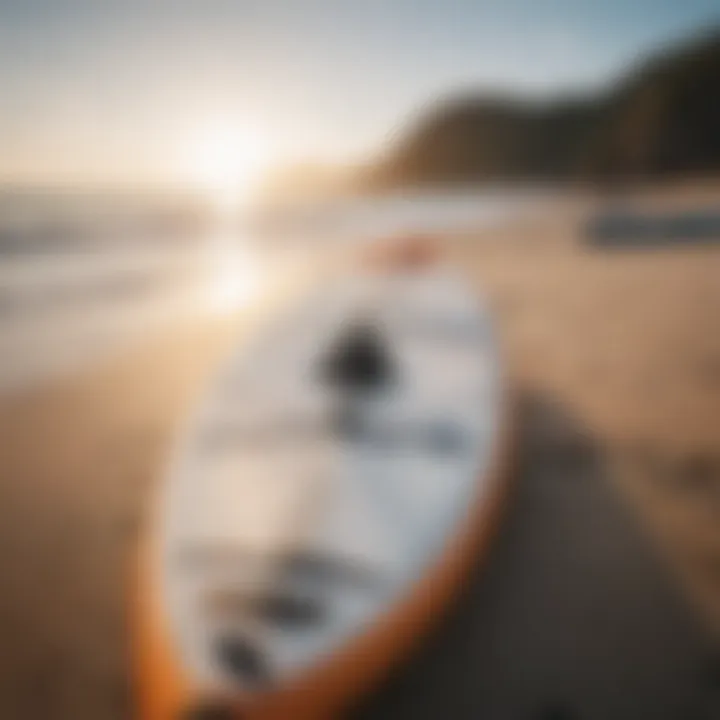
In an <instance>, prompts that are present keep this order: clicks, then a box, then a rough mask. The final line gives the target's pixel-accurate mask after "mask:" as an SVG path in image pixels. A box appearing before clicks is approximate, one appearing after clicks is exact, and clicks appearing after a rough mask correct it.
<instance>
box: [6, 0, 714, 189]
mask: <svg viewBox="0 0 720 720" xmlns="http://www.w3.org/2000/svg"><path fill="white" fill-rule="evenodd" d="M718 21H720V0H682V1H679V0H604V1H602V2H600V1H599V0H574V1H571V0H497V1H496V2H489V1H488V0H437V1H432V2H431V1H430V0H285V2H277V1H275V0H253V1H246V2H228V1H221V0H197V1H195V2H189V1H187V0H116V1H115V2H110V1H109V0H0V180H9V181H17V182H59V181H63V182H90V183H93V182H98V183H104V184H113V183H123V184H124V183H131V184H136V183H141V184H144V183H150V184H166V183H170V184H174V183H176V182H184V181H185V180H188V181H192V176H193V173H197V172H198V170H197V167H193V162H194V161H193V154H194V153H195V154H197V152H198V151H197V148H198V147H202V142H203V134H204V133H205V135H206V136H209V135H211V134H213V133H215V134H216V135H217V131H216V128H218V127H223V128H232V132H234V133H235V134H236V135H239V136H241V137H242V138H243V139H244V140H243V142H244V143H245V145H246V146H247V147H250V146H252V148H251V149H252V153H254V155H253V157H255V161H256V164H257V165H258V166H260V165H264V166H274V165H282V164H289V163H294V162H302V161H312V162H325V163H333V164H335V163H345V162H356V161H360V160H363V159H367V158H369V157H372V156H373V154H375V153H378V152H379V151H381V150H382V149H383V147H385V146H387V144H388V143H391V142H392V139H393V137H394V136H395V135H396V134H397V133H398V132H400V131H401V130H402V128H403V127H405V125H406V124H407V123H408V122H409V121H411V120H412V118H414V117H415V116H416V115H417V113H418V112H419V111H421V110H422V108H424V107H426V106H428V105H429V104H431V103H433V102H436V101H439V100H441V99H442V98H444V97H447V96H448V95H451V94H452V93H454V92H457V91H467V90H471V89H478V90H483V89H485V90H497V89H504V90H507V89H510V90H513V91H517V92H522V93H527V94H532V95H534V96H539V97H543V96H552V95H554V94H558V93H562V92H565V91H575V90H587V89H593V88H598V87H602V86H603V85H604V84H606V83H608V82H610V81H611V80H612V79H613V78H615V77H617V76H618V75H619V74H620V73H621V72H622V71H623V70H624V69H627V67H628V66H629V64H630V63H632V62H633V60H634V59H636V58H637V57H639V56H642V55H644V54H646V53H647V52H648V51H649V50H652V49H653V48H656V47H658V46H660V45H662V44H663V43H666V42H668V41H672V40H673V39H678V38H682V37H683V36H685V35H687V34H689V33H692V32H694V31H697V30H699V29H702V28H703V27H707V26H709V25H710V24H713V23H717V22H718ZM213 128H215V129H213ZM215 151H216V152H219V153H220V154H222V152H223V148H222V147H220V148H219V149H218V148H216V150H215ZM199 152H201V151H199ZM260 158H262V160H261V159H260Z"/></svg>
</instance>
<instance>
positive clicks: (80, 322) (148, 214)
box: [0, 189, 544, 391]
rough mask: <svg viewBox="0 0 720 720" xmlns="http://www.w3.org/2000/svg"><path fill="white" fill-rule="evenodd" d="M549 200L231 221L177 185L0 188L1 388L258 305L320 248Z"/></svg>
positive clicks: (465, 196)
mask: <svg viewBox="0 0 720 720" xmlns="http://www.w3.org/2000/svg"><path fill="white" fill-rule="evenodd" d="M543 199H544V194H543V193H533V192H528V191H522V192H520V191H513V192H506V191H500V190H494V191H487V190H486V191H482V192H480V191H473V192H457V191H455V192H440V191H433V192H427V191H426V192H419V191H414V192H410V191H408V192H404V193H396V194H393V195H389V196H385V197H381V198H352V199H346V200H342V201H340V200H334V201H332V202H324V203H304V204H295V205H292V206H290V205H287V204H286V205H283V206H275V207H273V208H268V207H266V208H264V209H263V210H258V209H254V210H253V211H247V212H245V213H239V214H238V215H237V216H235V217H233V218H228V217H227V216H220V215H219V214H218V213H217V212H215V211H213V210H212V208H211V207H210V206H209V205H208V204H207V203H204V202H203V201H202V199H201V198H199V197H196V196H193V195H190V194H182V193H176V194H160V193H118V192H113V193H111V192H92V193H88V192H76V191H68V190H64V191H39V190H34V191H28V190H22V191H21V190H10V189H7V190H4V191H0V256H1V257H2V261H1V262H0V391H7V390H10V389H16V388H19V387H27V386H29V385H33V384H35V383H37V382H40V381H42V380H44V379H46V378H48V377H50V376H53V375H56V374H58V373H62V372H68V371H72V370H75V369H77V368H78V367H79V366H82V365H87V364H88V363H92V362H97V361H99V360H101V359H102V358H105V357H107V356H108V355H109V354H111V353H113V352H117V351H119V350H122V349H124V348H126V347H127V346H128V345H130V344H132V343H137V342H142V341H143V339H147V337H148V336H149V335H151V334H156V333H158V332H161V331H163V330H167V329H170V328H172V327H182V324H183V323H187V322H191V321H194V320H202V318H203V317H209V316H210V315H211V314H213V313H218V312H228V311H232V312H236V311H237V310H238V308H240V309H242V307H244V306H245V307H251V306H252V304H253V302H255V301H257V299H258V298H259V297H261V296H262V294H263V293H264V292H265V291H268V290H269V289H271V288H272V286H273V285H274V284H275V283H276V282H278V281H279V280H280V278H282V277H285V276H287V274H288V273H292V272H294V271H295V270H296V269H297V268H298V267H299V266H301V265H303V266H306V265H307V264H312V263H313V262H314V259H315V258H317V257H318V255H319V254H320V253H322V252H323V249H327V248H330V247H333V248H336V247H338V244H352V243H357V242H364V241H366V240H367V239H372V238H382V237H391V236H393V235H397V234H401V233H433V234H439V233H443V232H451V231H459V230H467V229H470V228H477V227H487V226H488V225H490V224H493V223H502V222H504V221H506V220H507V219H508V218H509V217H511V216H512V215H514V214H516V213H517V212H518V211H519V210H520V209H527V208H528V207H529V206H530V205H532V204H533V203H537V202H542V200H543Z"/></svg>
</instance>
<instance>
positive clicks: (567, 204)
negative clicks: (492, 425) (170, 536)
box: [0, 0, 720, 719]
mask: <svg viewBox="0 0 720 720" xmlns="http://www.w3.org/2000/svg"><path fill="white" fill-rule="evenodd" d="M719 92H720V4H719V3H718V0H686V1H685V2H683V3H677V2H670V1H669V0H668V1H665V0H624V1H623V2H620V1H619V0H607V1H606V2H604V3H596V2H589V1H587V2H586V1H585V0H575V1H572V0H532V1H531V0H508V1H507V2H503V3H490V2H483V1H478V2H464V1H462V0H448V1H446V2H433V1H431V0H414V1H413V2H410V1H409V0H407V1H406V0H394V1H391V2H381V1H380V0H366V2H362V3H355V2H344V1H340V2H338V1H335V2H331V1H330V0H297V1H295V0H287V1H286V2H260V1H257V2H255V1H251V0H248V1H245V2H242V1H239V2H229V1H220V0H206V1H205V2H190V1H186V0H176V1H174V2H171V1H170V0H155V2H140V1H139V0H138V1H136V0H126V1H125V2H111V1H110V0H108V1H104V0H103V1H102V2H99V1H98V0H94V1H91V0H87V1H83V0H5V1H4V2H2V3H0V328H1V331H0V393H1V394H0V469H1V470H2V472H1V473H0V477H1V478H2V480H1V481H0V570H1V571H2V586H3V590H2V592H0V637H1V638H2V643H0V644H1V645H2V648H1V649H0V668H2V673H0V715H2V717H4V718H5V717H7V718H13V719H14V718H20V719H24V718H36V717H37V718H40V717H43V718H46V719H47V718H73V719H79V718H93V719H101V718H108V719H109V718H122V717H132V716H133V713H132V701H131V692H130V690H129V685H130V682H129V669H128V668H129V663H128V658H127V655H128V640H127V625H126V612H125V610H126V607H125V605H126V603H125V600H126V597H127V593H128V584H127V582H126V580H127V577H128V573H129V568H130V566H131V562H132V553H133V543H134V541H135V539H136V537H137V534H138V532H139V528H140V524H141V518H142V513H143V507H144V506H145V505H146V504H147V502H148V498H149V496H150V492H151V490H152V488H153V487H154V483H156V481H157V479H158V478H159V476H160V472H161V470H162V468H163V467H164V465H163V463H164V460H165V457H166V455H167V452H168V446H169V443H170V441H171V440H172V438H173V437H174V433H175V431H176V428H177V426H178V423H180V422H181V421H182V418H183V417H184V416H185V414H186V412H187V410H188V409H189V408H191V407H192V405H193V402H194V401H195V400H196V398H197V396H198V393H199V392H201V391H202V389H203V387H204V385H205V383H206V381H207V379H208V377H209V373H211V371H212V368H213V367H214V365H215V363H216V362H217V361H219V360H220V359H221V358H222V357H223V356H224V355H225V354H226V353H227V352H228V351H229V350H230V349H231V348H232V347H234V346H235V345H236V344H237V343H238V342H241V339H242V335H243V333H244V332H245V331H246V329H247V328H249V327H251V326H252V322H254V321H255V320H257V319H258V318H261V317H262V313H263V309H264V308H267V307H268V306H269V304H271V303H272V302H273V297H276V296H278V295H279V294H281V293H282V292H284V290H285V289H286V288H287V287H288V286H289V285H292V284H293V283H294V282H295V281H296V279H297V278H299V277H302V278H308V277H310V278H311V277H312V276H313V273H315V272H317V271H318V268H319V267H320V266H321V265H322V263H323V262H324V261H325V260H326V259H327V257H329V256H330V255H334V254H336V253H337V252H340V253H342V252H345V249H351V248H354V247H357V246H359V245H362V244H363V243H365V242H368V241H373V240H376V239H378V238H385V237H392V236H395V235H406V234H423V235H429V236H432V237H434V238H437V240H438V242H440V243H442V245H443V247H444V249H445V251H446V253H447V254H448V255H449V256H450V257H452V258H454V259H455V260H456V261H457V262H458V263H460V264H462V266H463V268H464V270H465V272H466V274H467V275H468V277H469V278H470V280H471V281H472V282H473V283H474V284H476V286H477V288H478V292H482V293H484V294H485V295H486V296H487V297H488V299H489V300H490V302H491V304H492V306H493V308H494V310H495V312H496V314H497V316H498V327H499V330H500V334H501V336H502V340H503V344H504V347H505V348H506V356H507V357H506V362H507V366H508V368H507V369H508V373H509V376H510V378H511V381H512V383H513V385H514V386H515V387H516V389H517V390H518V394H519V395H520V396H521V397H522V399H523V402H522V407H523V410H522V413H521V418H520V419H519V424H520V425H521V427H522V433H521V436H522V442H520V443H519V447H518V450H517V454H518V458H517V459H518V468H519V469H518V475H519V477H518V478H517V483H518V489H517V493H516V495H515V497H514V498H513V500H511V503H510V508H509V510H508V520H507V522H506V524H505V526H504V528H503V530H502V531H501V536H500V538H499V540H498V543H497V550H496V551H494V553H493V554H492V557H491V558H490V562H489V566H488V568H487V569H486V568H483V569H482V570H481V569H478V571H477V573H476V575H477V577H473V578H472V579H471V580H470V581H469V583H468V588H467V590H466V593H465V596H464V599H463V600H462V601H461V602H460V604H459V606H458V608H456V609H455V610H453V611H451V613H450V616H449V618H450V619H449V620H447V621H445V622H444V624H442V627H441V629H440V630H439V631H438V634H437V636H435V637H433V639H432V640H431V641H429V643H427V644H425V645H423V649H422V650H420V651H418V656H417V657H416V658H415V659H414V660H413V661H412V662H411V663H410V664H409V665H408V666H407V667H405V668H402V669H400V670H398V675H397V677H395V678H393V679H391V680H390V681H388V685H387V687H385V688H382V689H380V690H379V691H378V693H377V695H376V696H374V697H372V698H369V699H368V700H367V703H366V704H365V705H363V707H362V708H357V712H358V713H359V714H360V715H362V716H367V717H386V716H387V717H412V718H415V717H438V716H440V715H442V714H445V715H447V716H448V717H453V718H454V717H457V718H476V717H487V718H525V717H527V718H531V717H547V718H551V717H552V718H568V717H581V718H585V717H587V718H615V717H627V718H644V717H648V718H656V717H668V718H671V717H672V718H691V717H693V718H694V717H697V718H712V717H720V697H719V696H720V644H719V641H718V638H720V327H719V320H718V318H720V249H719V248H720V246H719V245H718V241H720V133H719V132H718V129H719V128H720V94H719ZM519 598H522V601H521V600H520V599H519ZM715 713H717V714H715Z"/></svg>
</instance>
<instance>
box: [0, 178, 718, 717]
mask: <svg viewBox="0 0 720 720" xmlns="http://www.w3.org/2000/svg"><path fill="white" fill-rule="evenodd" d="M717 190H718V188H717V187H708V188H706V189H703V188H700V189H688V190H687V191H685V192H686V193H687V196H688V197H693V198H697V201H698V202H702V200H703V199H705V198H711V197H717ZM665 197H672V198H673V202H680V200H681V199H682V197H683V191H678V190H677V189H668V191H667V194H665V191H662V190H661V191H656V192H655V193H654V194H653V196H652V202H653V203H659V204H663V203H664V198H665ZM596 202H597V201H596V200H593V199H586V200H576V201H573V202H572V203H571V202H568V203H566V204H556V205H553V207H552V209H551V211H547V212H544V213H541V214H540V215H539V216H537V217H533V218H532V220H525V221H522V220H521V221H519V222H517V223H511V224H509V225H508V226H507V227H503V228H502V229H500V230H493V231H487V232H476V231H472V232H467V233H459V234H457V235H456V236H454V237H452V238H449V239H448V242H447V245H448V251H449V253H450V254H451V255H452V256H454V257H456V258H457V259H458V261H459V262H461V263H462V266H463V267H464V268H465V270H466V271H467V272H468V274H469V275H470V277H471V278H472V280H473V282H474V283H477V286H478V288H479V289H480V288H481V289H482V291H483V292H485V293H486V294H487V296H488V298H489V299H490V301H491V303H492V304H493V306H494V307H495V309H496V312H497V316H498V327H499V330H500V333H501V335H502V337H503V339H504V342H505V347H506V352H507V361H508V367H509V372H510V375H511V378H512V382H513V383H514V385H515V386H516V387H517V388H518V389H519V390H520V392H521V393H522V394H524V395H527V396H533V397H538V396H541V397H543V398H550V399H551V400H552V402H553V403H554V404H555V405H557V406H558V407H561V408H562V409H563V412H564V413H566V414H568V415H570V416H572V417H573V418H575V419H576V421H577V428H582V430H581V431H580V430H578V431H577V432H578V434H579V435H581V436H582V438H583V442H585V441H587V442H591V443H592V444H593V445H594V446H595V447H597V448H600V449H601V452H602V457H603V460H604V462H605V463H606V464H607V467H608V468H609V471H608V473H607V477H608V479H609V483H610V487H611V489H612V493H613V494H614V495H615V496H617V497H618V498H619V499H620V501H621V502H622V503H623V504H625V505H627V507H628V508H630V511H631V515H632V517H633V518H635V519H636V520H637V524H638V527H639V528H640V529H641V532H642V533H645V534H646V535H647V537H648V538H649V539H650V542H651V544H652V546H653V547H654V548H656V549H657V552H658V555H659V557H661V558H662V562H663V563H664V564H665V565H666V566H667V568H668V572H669V576H670V577H671V578H672V579H673V583H674V584H675V585H676V586H677V588H678V589H679V593H680V595H681V596H682V598H683V602H686V603H687V606H688V608H689V612H690V613H691V614H694V615H695V616H696V617H697V619H698V622H699V624H700V625H701V626H702V627H703V628H704V629H705V632H707V634H708V637H711V636H712V635H713V634H717V636H720V332H718V318H719V317H720V282H718V278H720V246H715V247H700V246H698V247H690V248H687V249H678V248H662V249H650V250H613V251H602V250H596V249H591V248H588V247H586V246H583V244H582V232H581V228H582V223H583V222H584V220H585V218H586V217H587V214H588V212H591V211H592V209H593V207H594V206H595V204H596ZM246 323H247V320H246V319H244V318H243V317H242V316H238V317H227V318H224V319H216V320H215V321H213V322H212V323H208V324H206V325H204V326H193V327H189V328H187V329H186V330H183V331H182V332H175V333H174V334H173V335H171V336H169V337H153V338H148V339H147V341H146V342H144V343H142V345H140V346H138V347H135V348H134V349H133V350H132V351H129V352H127V353H125V354H124V355H121V356H119V357H116V358H114V359H113V360H111V361H107V362H104V363H103V364H102V365H100V366H96V367H93V368H92V369H91V370H88V371H86V372H83V373H77V374H75V375H73V376H69V377H67V378H64V379H62V380H54V381H52V382H48V383H47V384H45V385H43V386H38V387H37V388H34V389H32V390H26V391H23V392H21V393H15V394H13V395H7V396H5V397H3V398H2V399H1V400H0V437H1V438H2V444H1V445H0V467H2V469H3V472H2V482H1V483H0V557H1V558H2V560H1V563H2V565H1V567H2V578H3V591H2V593H0V608H1V609H0V637H2V650H1V651H0V668H2V673H1V674H0V678H2V679H1V680H0V717H3V718H8V719H14V718H23V719H25V718H41V717H42V718H46V719H49V718H63V719H65V718H67V719H68V720H70V719H72V720H83V719H85V718H87V719H88V720H105V719H107V720H110V719H115V718H123V717H127V716H128V715H131V711H130V707H131V701H130V694H129V691H128V684H129V681H128V677H129V670H128V660H127V658H128V644H127V627H126V619H125V599H126V594H127V592H128V583H127V580H128V575H129V571H130V567H131V562H132V551H133V543H134V539H135V538H136V536H137V532H138V529H139V527H140V523H141V522H142V514H143V508H144V506H145V504H146V503H147V501H148V497H149V492H150V490H151V488H152V487H153V485H154V483H155V482H156V481H157V480H158V477H159V475H160V473H161V470H162V467H163V463H164V460H165V458H166V456H167V452H168V448H169V444H170V442H171V440H172V438H173V434H174V432H175V431H176V430H177V428H178V425H179V423H180V422H181V421H182V418H183V417H184V416H185V414H186V413H187V411H188V408H190V407H191V406H192V403H193V400H194V399H195V398H196V397H197V395H198V393H199V392H200V391H201V390H202V387H203V383H204V382H205V380H206V378H207V377H208V373H209V372H210V371H211V369H212V367H213V365H214V364H215V363H216V362H217V361H218V360H220V359H221V358H222V357H223V356H224V354H225V353H226V352H227V351H228V350H229V348H230V347H232V346H233V345H234V344H235V343H236V342H238V341H239V338H240V337H241V334H242V332H243V327H244V326H245V325H246ZM548 422H551V421H550V420H548ZM539 442H540V444H541V445H542V435H540V439H539ZM578 442H579V441H578ZM575 447H577V443H576V444H575V445H574V444H573V442H567V443H561V444H559V445H558V444H555V445H551V446H548V448H549V449H548V453H551V454H552V453H555V455H556V456H557V454H558V453H560V454H562V453H568V454H572V452H573V448H575ZM541 450H542V448H541ZM537 457H538V458H539V461H542V457H543V454H542V452H540V453H539V454H538V456H537ZM555 460H557V457H555Z"/></svg>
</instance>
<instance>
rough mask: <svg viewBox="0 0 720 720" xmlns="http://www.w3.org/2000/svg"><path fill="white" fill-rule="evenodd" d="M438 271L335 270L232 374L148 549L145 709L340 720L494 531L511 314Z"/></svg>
mask: <svg viewBox="0 0 720 720" xmlns="http://www.w3.org/2000/svg"><path fill="white" fill-rule="evenodd" d="M420 265H421V266H420V267H414V266H412V263H411V264H410V266H408V267H405V268H401V269H397V268H395V269H393V270H391V271H388V270H387V268H384V269H378V268H377V267H365V268H363V269H362V270H361V271H354V272H352V273H350V272H348V273H339V274H336V275H335V276H334V277H333V279H332V280H327V281H325V282H323V283H322V284H320V285H319V286H317V287H316V288H315V289H313V290H312V291H309V292H307V293H305V295H304V296H303V297H302V298H301V300H300V301H298V302H294V303H293V304H292V306H291V307H288V308H285V309H284V310H283V311H281V312H275V313H273V314H272V316H271V317H268V318H267V320H266V321H265V322H263V323H261V325H260V326H259V327H258V328H257V329H256V331H255V332H253V333H252V336H251V337H250V338H246V339H245V340H244V341H243V342H242V344H241V345H240V347H238V349H237V351H236V352H235V354H234V355H233V357H231V358H230V359H229V360H228V361H227V362H226V363H225V365H224V367H222V369H221V370H220V371H219V373H218V374H217V375H216V377H214V378H213V380H212V382H211V383H210V385H209V387H208V390H207V393H206V395H205V397H204V398H203V400H202V403H201V405H200V407H199V408H198V410H197V412H196V414H195V416H194V417H193V418H191V420H190V422H189V424H188V425H187V427H186V428H185V430H184V431H183V432H182V433H181V435H180V438H179V440H178V442H177V444H176V447H175V449H174V452H173V455H172V458H171V462H170V465H169V469H168V471H167V473H166V476H165V477H164V478H163V481H162V483H161V487H160V496H159V498H158V500H157V502H156V507H155V509H154V511H153V517H152V519H151V522H150V525H149V528H148V532H147V534H146V538H145V542H144V544H143V548H142V550H141V551H140V554H139V556H140V559H141V562H140V572H139V576H138V583H137V585H136V593H135V601H134V606H135V607H134V619H133V627H134V630H135V641H136V642H135V649H136V653H135V654H136V658H137V678H138V686H139V707H140V716H141V717H143V718H145V719H146V720H164V719H165V718H198V719H200V718H222V717H228V718H234V717H243V718H245V717H258V718H263V717H278V718H289V717H292V718H304V717H309V718H314V717H327V716H328V715H332V714H333V713H335V712H337V711H338V709H339V708H341V707H342V706H343V705H344V704H346V703H347V702H349V701H350V700H351V699H352V698H354V697H356V696H358V695H359V694H360V693H362V692H363V691H365V690H366V689H368V688H369V687H371V686H372V684H373V683H375V682H377V681H378V680H379V679H380V678H381V677H382V676H383V675H384V673H385V672H386V671H387V670H388V669H389V668H390V667H392V665H393V664H394V663H396V662H397V661H398V660H399V659H400V658H401V657H402V655H403V654H404V653H406V652H408V651H409V649H410V648H411V647H412V645H413V643H414V642H416V641H417V639H418V638H419V637H421V636H422V632H423V631H424V630H425V628H426V627H428V626H429V625H430V623H431V622H432V620H433V619H434V618H435V617H437V616H438V613H439V612H440V610H441V609H442V608H443V606H444V605H446V604H447V602H448V600H449V599H450V598H451V596H452V594H453V593H454V592H455V591H456V589H457V587H458V586H459V584H460V583H461V581H462V578H463V577H464V574H465V573H466V572H467V569H468V567H469V565H470V564H471V563H472V561H473V560H474V559H475V558H477V557H478V555H479V554H480V553H481V552H482V551H483V549H484V548H485V547H486V546H487V545H488V543H489V541H490V538H491V535H492V530H493V528H494V526H495V524H496V519H497V517H498V515H499V508H500V507H501V498H502V496H503V491H504V489H505V486H506V482H507V472H506V464H505V462H504V460H505V453H506V449H507V446H508V444H509V440H508V438H509V436H510V434H511V433H510V431H509V427H510V414H511V413H510V402H509V400H508V395H507V391H506V383H505V381H504V367H503V364H502V362H501V357H500V353H499V347H498V341H497V337H496V333H495V330H494V325H493V317H492V314H491V312H490V310H489V308H488V307H487V305H486V304H485V303H483V302H482V300H481V299H479V298H478V297H477V294H476V293H475V292H473V291H472V289H471V288H470V287H469V286H468V285H467V284H466V283H465V282H464V281H463V279H462V277H461V275H460V274H459V273H458V272H457V271H456V270H454V269H453V268H452V267H449V266H447V265H444V264H440V263H435V262H432V263H421V264H420Z"/></svg>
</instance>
